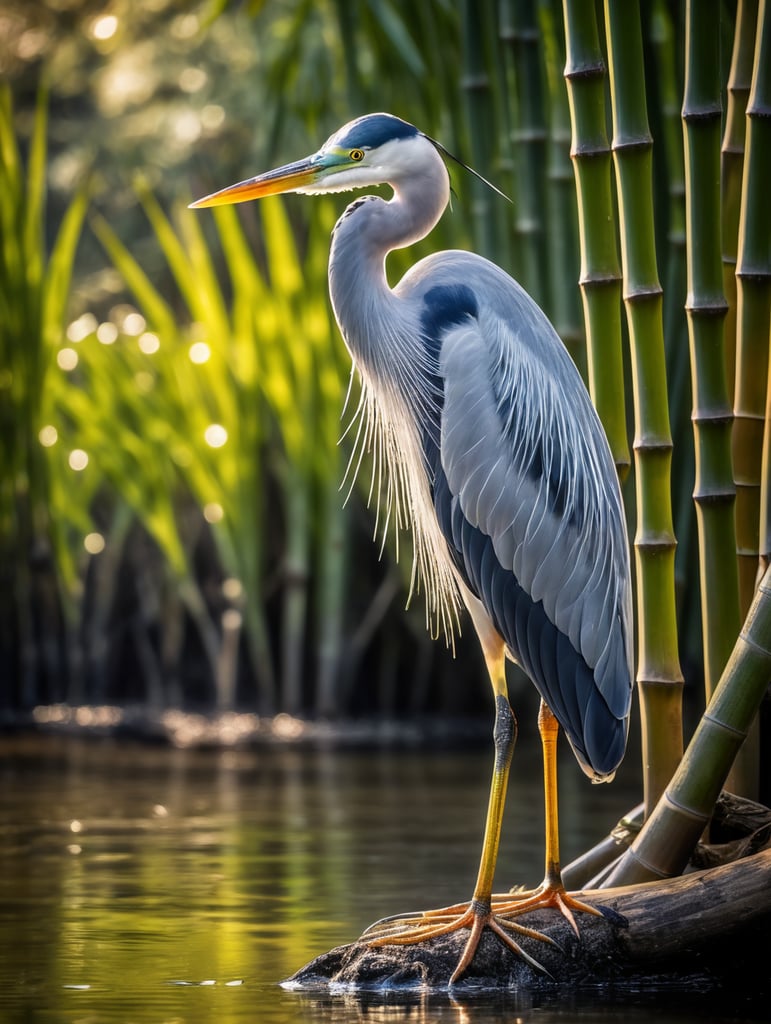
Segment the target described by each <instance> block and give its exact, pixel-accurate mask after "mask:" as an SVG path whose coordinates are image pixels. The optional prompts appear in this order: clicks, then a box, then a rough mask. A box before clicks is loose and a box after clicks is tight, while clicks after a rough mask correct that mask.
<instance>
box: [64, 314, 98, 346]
mask: <svg viewBox="0 0 771 1024" xmlns="http://www.w3.org/2000/svg"><path fill="white" fill-rule="evenodd" d="M97 326H98V324H97V320H96V317H95V316H94V314H93V313H84V314H83V316H79V317H78V319H77V320H73V321H72V323H71V324H70V325H69V327H68V328H67V341H71V342H72V343H73V344H75V345H76V344H77V343H78V342H79V341H83V339H84V338H87V337H88V336H89V334H93V333H94V331H95V330H96V328H97Z"/></svg>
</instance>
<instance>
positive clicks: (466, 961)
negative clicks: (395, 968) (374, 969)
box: [361, 900, 556, 984]
mask: <svg viewBox="0 0 771 1024" xmlns="http://www.w3.org/2000/svg"><path fill="white" fill-rule="evenodd" d="M511 916H518V915H517V914H514V915H509V917H508V919H507V918H506V917H504V916H502V915H501V914H499V912H498V910H497V908H495V909H491V908H490V907H485V906H483V905H481V904H479V903H478V902H477V901H475V900H472V901H471V902H470V903H461V904H456V905H455V906H452V907H443V908H440V909H438V910H428V911H424V912H421V913H418V914H408V915H405V916H401V917H399V916H396V917H387V918H383V919H382V920H380V921H376V922H375V924H373V925H370V927H369V928H367V930H366V931H365V932H364V933H363V934H362V936H361V937H362V939H363V940H364V941H365V942H367V943H369V944H370V945H371V946H386V945H397V946H406V945H415V944H417V943H420V942H428V941H430V940H432V939H437V938H440V937H441V936H444V935H449V934H451V933H452V932H456V931H460V930H461V929H464V928H465V929H468V931H469V936H468V939H467V940H466V944H465V946H464V947H463V952H462V953H461V956H460V959H459V960H458V964H457V966H456V967H455V970H454V971H453V973H452V975H451V977H450V984H454V983H455V982H456V981H458V980H459V979H460V978H461V976H462V975H463V974H464V973H465V971H466V970H467V969H468V967H469V965H470V964H471V962H472V960H473V959H474V956H475V955H476V952H477V949H478V948H479V943H480V941H481V939H482V935H483V934H484V932H485V930H486V929H488V930H490V931H491V932H492V933H493V934H494V935H495V936H496V937H497V938H498V939H499V940H500V941H501V942H502V943H503V944H504V945H505V946H506V947H507V948H508V949H510V950H511V951H512V953H514V954H515V955H516V956H518V957H520V958H521V959H522V960H524V961H525V962H526V963H528V964H529V965H530V966H531V967H532V968H533V969H534V970H536V971H539V972H540V973H542V974H547V975H548V974H549V972H548V971H547V970H546V968H545V967H544V966H543V964H541V963H540V962H539V961H538V960H537V959H536V958H535V957H533V956H531V955H530V954H529V953H528V952H527V951H526V950H525V949H523V948H522V946H521V945H520V943H519V942H518V941H517V940H516V939H515V938H514V936H515V935H516V936H517V937H518V938H522V937H525V938H529V939H535V940H537V941H539V942H546V943H549V944H550V945H556V943H555V942H554V940H553V939H552V938H550V936H548V935H545V934H544V933H543V932H539V931H536V930H535V929H534V928H527V927H525V926H524V925H521V924H519V923H518V922H517V921H514V920H512V919H511Z"/></svg>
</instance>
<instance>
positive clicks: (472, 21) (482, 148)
mask: <svg viewBox="0 0 771 1024" xmlns="http://www.w3.org/2000/svg"><path fill="white" fill-rule="evenodd" d="M461 17H462V21H463V63H464V72H463V77H462V79H461V89H462V90H463V98H464V106H465V113H466V122H467V124H468V133H469V143H470V146H471V159H472V162H473V164H474V165H476V166H477V167H480V168H483V170H482V173H483V174H485V175H486V174H487V170H486V169H487V168H490V167H491V166H492V162H493V152H494V146H493V140H494V129H493V124H494V121H495V117H494V112H493V109H492V102H493V95H492V94H493V85H492V81H491V77H490V73H489V70H488V68H489V62H488V61H487V59H486V51H487V47H486V45H485V37H486V35H487V30H488V29H489V28H490V21H491V18H492V12H491V9H490V5H489V3H482V4H477V3H473V2H471V0H465V2H464V3H463V5H462V11H461ZM470 187H471V195H472V197H473V200H472V207H471V219H472V224H473V230H474V241H475V245H476V246H477V247H478V248H479V251H480V252H481V253H482V254H483V255H485V256H488V257H490V258H492V257H493V256H494V254H495V252H496V248H497V238H498V231H497V227H496V225H497V221H498V218H497V217H496V207H495V206H494V205H493V201H492V195H491V192H490V190H489V189H488V188H487V187H486V186H485V185H484V184H483V183H482V182H481V181H478V180H477V179H476V178H475V179H474V180H473V181H472V182H471V183H470Z"/></svg>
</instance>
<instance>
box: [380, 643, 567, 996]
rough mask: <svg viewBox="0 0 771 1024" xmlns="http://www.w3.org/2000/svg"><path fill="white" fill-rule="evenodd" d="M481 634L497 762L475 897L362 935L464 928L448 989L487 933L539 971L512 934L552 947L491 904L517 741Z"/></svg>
mask: <svg viewBox="0 0 771 1024" xmlns="http://www.w3.org/2000/svg"><path fill="white" fill-rule="evenodd" d="M479 633H480V639H481V642H482V650H483V652H484V656H485V662H486V664H487V670H488V672H489V674H490V681H491V683H492V687H493V693H494V694H495V729H494V731H493V737H494V742H495V763H494V766H493V777H492V782H491V785H490V799H489V802H488V807H487V819H486V821H485V832H484V839H483V842H482V855H481V858H480V862H479V872H478V874H477V880H476V885H475V886H474V894H473V896H472V898H471V901H470V902H469V903H460V904H457V905H455V906H452V907H443V908H441V909H440V910H428V911H425V912H424V913H422V914H416V915H414V916H407V917H396V918H386V919H385V920H383V921H379V922H377V923H376V924H375V925H373V926H372V927H371V928H369V929H367V931H366V932H365V933H364V935H363V936H362V937H363V938H365V939H367V940H368V941H370V942H371V943H372V945H387V944H395V945H408V944H412V943H416V942H423V941H425V940H426V939H431V938H436V937H438V936H440V935H446V934H448V933H449V932H453V931H457V930H458V929H461V928H468V929H469V930H470V934H469V937H468V941H467V942H466V945H465V947H464V950H463V953H462V954H461V958H460V960H459V961H458V965H457V967H456V968H455V970H454V972H453V974H452V977H451V978H450V983H451V984H452V983H453V982H455V981H457V979H458V978H459V977H460V976H461V974H463V972H464V971H465V970H466V968H467V967H468V965H469V964H470V963H471V961H472V960H473V958H474V954H475V953H476V950H477V947H478V946H479V942H480V939H481V937H482V933H483V932H484V930H485V928H489V929H490V930H491V931H493V932H494V933H495V934H496V935H497V936H498V938H499V939H501V941H502V942H503V943H504V944H505V945H506V946H508V947H509V948H510V949H511V950H512V951H513V952H515V953H516V954H517V955H519V956H521V957H522V958H523V959H524V960H526V961H527V962H528V963H529V964H530V965H531V966H532V967H534V968H536V969H538V970H544V968H543V967H542V966H541V964H539V963H538V961H537V960H535V959H534V958H533V957H531V956H530V955H529V954H528V953H526V952H525V951H524V950H523V949H522V948H521V946H519V944H518V943H517V942H515V941H514V939H513V938H512V934H511V933H515V934H519V935H525V936H528V937H530V938H534V939H540V940H541V941H545V942H552V940H551V939H549V938H548V936H546V935H544V934H542V933H541V932H537V931H534V930H533V929H532V928H525V927H523V926H522V925H519V924H517V923H515V922H514V921H511V920H505V919H503V917H502V916H501V914H500V911H499V907H498V905H497V902H496V904H495V905H494V903H493V896H492V892H493V876H494V874H495V864H496V861H497V859H498V848H499V846H500V840H501V823H502V820H503V808H504V804H505V801H506V789H507V787H508V781H509V768H510V765H511V758H512V754H513V752H514V744H515V741H516V737H517V723H516V719H515V717H514V713H513V711H512V710H511V705H510V704H509V699H508V694H507V687H506V664H505V651H504V644H503V640H502V639H501V638H500V636H499V635H498V634H497V633H496V632H495V631H494V630H493V629H492V628H490V627H488V628H487V629H485V630H479ZM502 902H503V904H504V907H505V908H508V907H509V906H510V904H511V897H510V896H508V897H506V898H504V900H503V901H502ZM519 912H520V911H519V905H518V904H517V905H515V908H514V914H513V915H512V916H518V915H519Z"/></svg>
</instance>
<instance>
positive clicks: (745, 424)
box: [733, 0, 771, 611]
mask: <svg viewBox="0 0 771 1024" xmlns="http://www.w3.org/2000/svg"><path fill="white" fill-rule="evenodd" d="M769 181H771V12H770V11H769V10H768V6H767V3H766V0H760V4H759V6H758V27H757V35H756V43H755V56H754V65H753V76H752V88H751V90H750V95H749V100H748V104H747V136H746V155H745V159H744V172H743V180H742V200H741V211H740V220H739V244H738V259H737V265H736V284H737V323H738V336H737V353H736V389H735V395H734V416H735V419H734V429H733V461H734V478H735V480H736V542H737V552H738V557H739V588H740V600H741V607H742V611H746V609H747V608H748V607H749V605H750V603H751V601H752V595H753V593H754V590H755V583H756V580H757V574H758V565H759V561H758V559H759V555H760V553H761V552H760V500H761V463H762V448H763V431H764V420H765V414H766V390H767V389H766V384H767V375H768V363H769V359H768V325H769V320H770V319H771V252H769V238H771V204H769V202H768V184H769Z"/></svg>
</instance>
